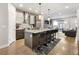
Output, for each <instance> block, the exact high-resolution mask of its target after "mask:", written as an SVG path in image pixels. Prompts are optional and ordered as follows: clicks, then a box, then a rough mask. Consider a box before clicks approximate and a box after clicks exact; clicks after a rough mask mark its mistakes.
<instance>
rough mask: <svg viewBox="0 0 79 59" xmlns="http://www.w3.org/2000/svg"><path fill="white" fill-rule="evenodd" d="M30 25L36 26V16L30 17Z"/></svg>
mask: <svg viewBox="0 0 79 59" xmlns="http://www.w3.org/2000/svg"><path fill="white" fill-rule="evenodd" d="M30 24H32V25H33V24H35V16H34V15H30Z"/></svg>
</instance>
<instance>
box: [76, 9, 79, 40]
mask: <svg viewBox="0 0 79 59" xmlns="http://www.w3.org/2000/svg"><path fill="white" fill-rule="evenodd" d="M77 22H78V23H77V25H78V27H77V36H76V38H77V41H79V10H77Z"/></svg>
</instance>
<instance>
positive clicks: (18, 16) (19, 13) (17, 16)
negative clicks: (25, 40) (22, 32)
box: [16, 11, 24, 24]
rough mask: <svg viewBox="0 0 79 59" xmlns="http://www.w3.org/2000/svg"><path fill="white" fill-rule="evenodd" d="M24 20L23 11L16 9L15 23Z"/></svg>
mask: <svg viewBox="0 0 79 59" xmlns="http://www.w3.org/2000/svg"><path fill="white" fill-rule="evenodd" d="M23 21H24V15H23V12H20V11H17V12H16V23H19V24H22V23H23Z"/></svg>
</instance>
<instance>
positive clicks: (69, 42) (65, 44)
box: [0, 37, 78, 55]
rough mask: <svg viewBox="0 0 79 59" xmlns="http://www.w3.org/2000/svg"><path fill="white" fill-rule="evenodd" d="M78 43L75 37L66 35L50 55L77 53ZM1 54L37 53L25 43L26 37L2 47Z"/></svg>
mask: <svg viewBox="0 0 79 59" xmlns="http://www.w3.org/2000/svg"><path fill="white" fill-rule="evenodd" d="M77 54H78V45H77V42H76V40H75V38H72V37H64V38H62V39H61V41H60V42H59V43H58V44H57V45H56V46H55V47H54V48H53V49H52V50H51V51H50V52H49V53H48V55H77ZM0 55H36V53H35V52H33V51H32V49H30V48H28V47H27V46H25V45H24V39H21V40H17V41H16V42H14V43H12V44H11V45H10V46H9V47H7V48H3V49H0Z"/></svg>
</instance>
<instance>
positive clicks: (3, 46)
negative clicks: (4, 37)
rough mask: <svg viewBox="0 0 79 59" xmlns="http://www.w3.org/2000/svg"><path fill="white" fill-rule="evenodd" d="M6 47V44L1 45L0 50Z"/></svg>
mask: <svg viewBox="0 0 79 59" xmlns="http://www.w3.org/2000/svg"><path fill="white" fill-rule="evenodd" d="M8 46H9V45H8V44H5V45H2V46H0V49H1V48H5V47H8Z"/></svg>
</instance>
